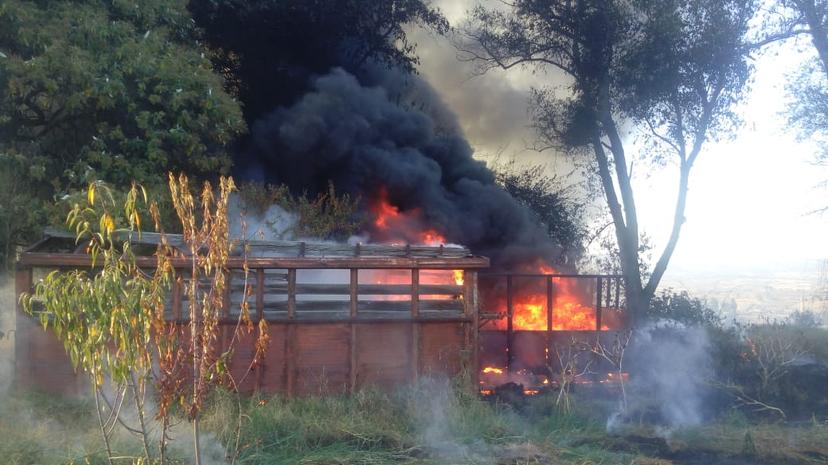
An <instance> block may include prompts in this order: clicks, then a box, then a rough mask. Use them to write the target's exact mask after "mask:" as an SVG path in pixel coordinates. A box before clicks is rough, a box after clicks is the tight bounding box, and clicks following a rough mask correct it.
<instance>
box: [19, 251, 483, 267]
mask: <svg viewBox="0 0 828 465" xmlns="http://www.w3.org/2000/svg"><path fill="white" fill-rule="evenodd" d="M169 261H170V263H171V265H172V266H173V267H175V268H190V267H191V266H192V262H191V261H190V260H189V259H187V258H185V257H172V258H170V259H169ZM135 262H136V264H137V265H138V266H139V267H141V268H155V264H156V263H155V262H156V260H155V257H136V259H135ZM20 263H21V264H22V265H24V266H45V267H69V268H71V267H87V266H91V265H92V260H91V257H90V256H89V255H87V254H65V253H57V254H55V253H35V252H28V253H23V254H21V256H20ZM245 263H246V264H247V266H248V267H249V268H251V269H257V268H275V269H283V268H288V269H290V268H306V269H350V268H372V269H410V268H428V269H434V270H455V269H476V268H488V267H489V259H488V258H486V257H368V256H362V257H248V258H237V257H232V258H230V259H228V261H227V267H228V268H231V269H241V268H244V265H245Z"/></svg>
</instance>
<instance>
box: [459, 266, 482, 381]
mask: <svg viewBox="0 0 828 465" xmlns="http://www.w3.org/2000/svg"><path fill="white" fill-rule="evenodd" d="M463 307H464V311H463V314H464V315H465V317H466V318H469V321H468V322H466V323H464V324H463V327H464V328H465V330H464V339H465V345H466V350H467V351H468V352H469V358H470V360H469V365H470V370H469V371H470V373H471V377H472V379H471V381H472V388H473V389H477V387H478V381H479V377H480V362H479V353H480V339H479V325H480V309H479V303H478V299H477V272H476V271H470V270H463Z"/></svg>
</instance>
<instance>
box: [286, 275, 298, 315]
mask: <svg viewBox="0 0 828 465" xmlns="http://www.w3.org/2000/svg"><path fill="white" fill-rule="evenodd" d="M287 312H288V318H289V319H291V320H292V319H294V318H296V268H291V269H289V270H288V288H287Z"/></svg>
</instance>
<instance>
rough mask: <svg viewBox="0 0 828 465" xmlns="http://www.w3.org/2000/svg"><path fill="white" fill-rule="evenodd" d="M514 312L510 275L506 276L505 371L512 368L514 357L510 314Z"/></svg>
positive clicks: (507, 371) (509, 370)
mask: <svg viewBox="0 0 828 465" xmlns="http://www.w3.org/2000/svg"><path fill="white" fill-rule="evenodd" d="M513 313H514V306H513V304H512V276H511V275H508V276H506V373H509V372H511V370H512V360H513V359H514V354H513V352H514V350H513V348H512V346H513V344H514V337H515V334H514V328H513V321H512V316H513Z"/></svg>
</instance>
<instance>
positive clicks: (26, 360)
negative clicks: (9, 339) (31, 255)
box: [14, 265, 37, 388]
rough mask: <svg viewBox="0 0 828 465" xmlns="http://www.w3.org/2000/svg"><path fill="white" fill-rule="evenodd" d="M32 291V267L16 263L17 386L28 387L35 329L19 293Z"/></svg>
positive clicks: (15, 368) (34, 324)
mask: <svg viewBox="0 0 828 465" xmlns="http://www.w3.org/2000/svg"><path fill="white" fill-rule="evenodd" d="M24 292H32V269H31V268H29V267H23V266H20V265H17V267H16V269H15V273H14V296H15V308H16V310H17V312H16V314H15V326H14V354H15V357H14V384H15V386H16V387H18V388H24V387H29V386H31V385H32V383H33V381H34V380H32V379H31V368H32V367H31V359H30V357H31V352H30V349H31V347H30V341H31V339H32V338H31V337H30V332H32V331H34V330H35V329H36V325H37V323H36V322H35V319H34V318H32V317H30V316H28V315H26V314H25V312H24V311H23V306H22V305H21V304H20V295H21V294H22V293H24Z"/></svg>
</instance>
